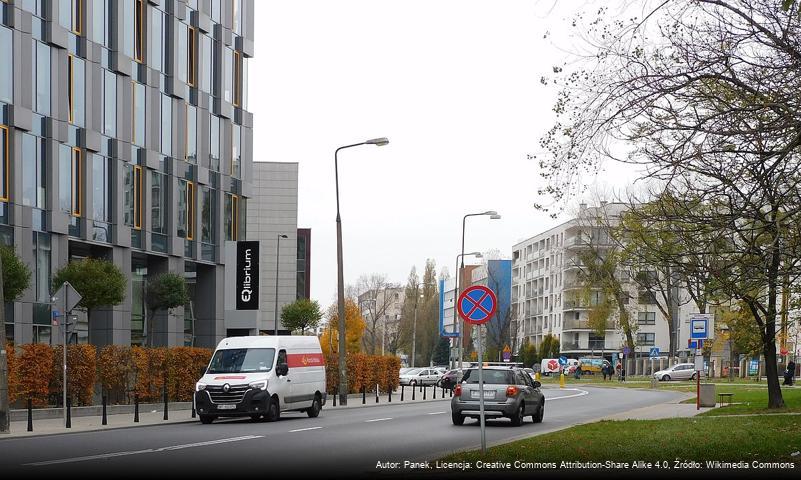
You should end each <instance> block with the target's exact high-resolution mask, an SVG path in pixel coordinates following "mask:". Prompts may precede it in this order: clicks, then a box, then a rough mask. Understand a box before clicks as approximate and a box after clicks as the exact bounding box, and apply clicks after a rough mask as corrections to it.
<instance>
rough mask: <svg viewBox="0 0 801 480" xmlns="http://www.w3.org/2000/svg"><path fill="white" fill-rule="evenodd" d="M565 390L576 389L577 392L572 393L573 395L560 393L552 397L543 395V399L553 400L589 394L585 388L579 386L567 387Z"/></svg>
mask: <svg viewBox="0 0 801 480" xmlns="http://www.w3.org/2000/svg"><path fill="white" fill-rule="evenodd" d="M566 390H575V391H577V392H579V393H574V394H573V395H561V396H558V397H553V398H548V397H545V400H547V401H549V402H551V401H554V400H561V399H563V398H574V397H583V396H584V395H589V394H590V392H588V391H586V390H582V389H580V388H568V389H566Z"/></svg>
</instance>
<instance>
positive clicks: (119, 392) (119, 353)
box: [97, 345, 132, 403]
mask: <svg viewBox="0 0 801 480" xmlns="http://www.w3.org/2000/svg"><path fill="white" fill-rule="evenodd" d="M131 372H132V365H131V347H128V346H125V345H107V346H105V347H103V348H102V349H100V352H98V354H97V379H98V381H99V382H100V387H101V389H102V391H103V392H104V393H105V394H106V395H108V397H109V401H110V402H111V403H119V402H122V401H124V400H125V399H126V398H127V394H128V386H129V384H130V383H129V382H130V377H131Z"/></svg>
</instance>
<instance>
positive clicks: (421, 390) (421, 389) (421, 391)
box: [420, 383, 423, 393]
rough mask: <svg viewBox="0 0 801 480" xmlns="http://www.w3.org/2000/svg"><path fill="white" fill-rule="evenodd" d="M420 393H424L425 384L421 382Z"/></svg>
mask: <svg viewBox="0 0 801 480" xmlns="http://www.w3.org/2000/svg"><path fill="white" fill-rule="evenodd" d="M420 393H423V384H422V383H421V384H420Z"/></svg>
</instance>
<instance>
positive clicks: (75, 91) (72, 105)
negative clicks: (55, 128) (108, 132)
mask: <svg viewBox="0 0 801 480" xmlns="http://www.w3.org/2000/svg"><path fill="white" fill-rule="evenodd" d="M67 72H68V75H67V77H68V78H67V80H68V82H69V85H68V89H67V102H68V106H69V111H68V113H69V121H70V123H72V124H74V125H76V126H78V127H83V126H84V124H83V121H84V109H85V75H86V73H85V70H84V61H83V59H80V58H77V57H74V56H72V55H70V56H69V58H68V64H67Z"/></svg>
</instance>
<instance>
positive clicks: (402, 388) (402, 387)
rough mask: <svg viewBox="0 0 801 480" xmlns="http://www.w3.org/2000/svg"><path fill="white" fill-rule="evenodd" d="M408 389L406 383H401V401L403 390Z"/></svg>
mask: <svg viewBox="0 0 801 480" xmlns="http://www.w3.org/2000/svg"><path fill="white" fill-rule="evenodd" d="M404 390H406V385H401V402H402V401H403V391H404Z"/></svg>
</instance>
